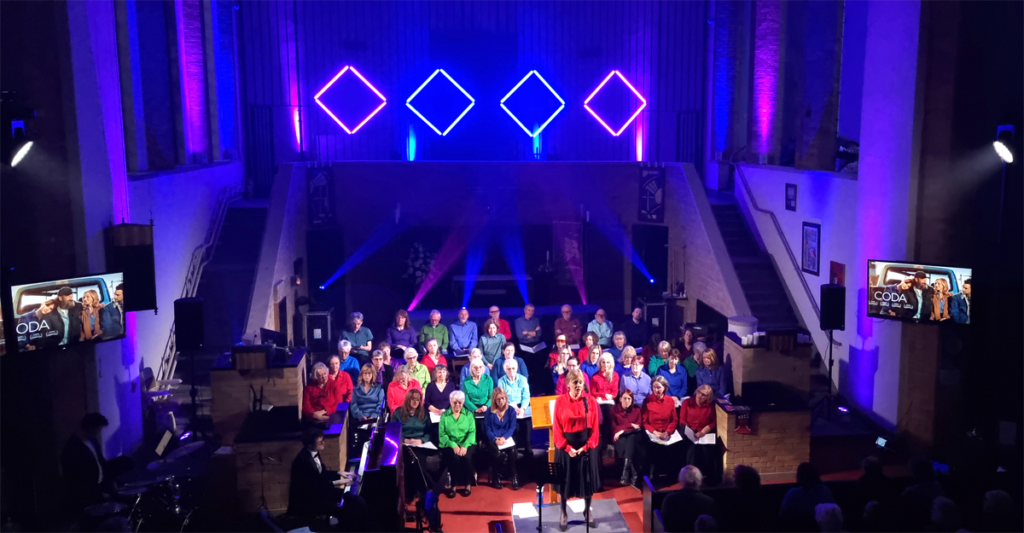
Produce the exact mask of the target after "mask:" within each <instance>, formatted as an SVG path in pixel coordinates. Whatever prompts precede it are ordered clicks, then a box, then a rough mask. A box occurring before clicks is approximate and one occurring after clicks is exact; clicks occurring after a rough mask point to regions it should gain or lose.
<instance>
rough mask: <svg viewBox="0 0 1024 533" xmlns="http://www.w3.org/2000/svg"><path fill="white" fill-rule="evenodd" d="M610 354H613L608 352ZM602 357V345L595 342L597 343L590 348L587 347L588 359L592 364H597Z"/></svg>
mask: <svg viewBox="0 0 1024 533" xmlns="http://www.w3.org/2000/svg"><path fill="white" fill-rule="evenodd" d="M608 355H611V354H608ZM600 358H601V346H600V345H597V344H595V345H593V346H591V347H590V348H588V349H587V361H590V364H592V365H595V364H597V360H598V359H600Z"/></svg>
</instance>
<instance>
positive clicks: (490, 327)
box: [484, 320, 498, 337]
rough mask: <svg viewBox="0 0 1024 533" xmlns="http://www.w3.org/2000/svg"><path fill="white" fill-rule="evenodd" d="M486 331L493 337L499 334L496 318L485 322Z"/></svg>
mask: <svg viewBox="0 0 1024 533" xmlns="http://www.w3.org/2000/svg"><path fill="white" fill-rule="evenodd" d="M484 332H486V333H487V334H488V335H490V336H491V337H493V336H495V335H497V334H498V322H497V321H495V320H488V321H487V322H484Z"/></svg>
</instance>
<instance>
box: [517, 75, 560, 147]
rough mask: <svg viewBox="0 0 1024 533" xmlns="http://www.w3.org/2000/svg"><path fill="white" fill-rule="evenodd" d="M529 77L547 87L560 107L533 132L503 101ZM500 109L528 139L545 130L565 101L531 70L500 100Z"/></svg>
mask: <svg viewBox="0 0 1024 533" xmlns="http://www.w3.org/2000/svg"><path fill="white" fill-rule="evenodd" d="M530 76H537V79H538V80H540V82H541V83H543V84H544V86H545V87H547V88H548V90H549V91H551V94H552V95H553V96H554V97H555V98H556V99H558V102H559V103H560V104H561V105H560V106H558V109H556V110H555V112H554V113H552V114H551V116H550V117H548V119H547V120H545V121H544V123H543V124H541V125H540V126H538V127H537V129H536V130H535V131H530V129H529V128H527V127H526V126H524V125H523V123H522V122H520V121H519V118H517V117H516V116H515V115H514V114H513V113H512V111H510V110H509V109H508V107H506V106H505V101H506V100H508V99H509V97H511V96H512V95H513V94H515V92H516V91H517V90H519V87H520V86H522V85H523V84H524V83H526V80H528V79H530ZM501 108H502V109H504V110H505V112H506V113H508V116H510V117H512V120H514V121H516V124H519V127H520V128H523V131H525V132H526V134H527V135H529V136H530V137H536V136H537V135H539V134H540V132H542V131H544V128H546V127H547V126H548V124H550V123H551V121H552V120H554V118H555V116H556V115H558V114H559V113H561V112H562V109H565V100H562V97H561V96H558V93H556V92H555V90H554V89H552V88H551V85H549V84H548V82H547V80H545V79H544V77H543V76H541V75H540V73H539V72H537V71H536V70H531V71H530V72H528V73H527V74H526V76H523V79H521V80H519V83H517V84H516V86H515V87H512V90H511V91H509V92H508V94H506V95H505V97H504V98H502V99H501ZM535 151H536V147H535Z"/></svg>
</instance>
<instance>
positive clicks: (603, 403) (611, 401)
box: [597, 399, 615, 405]
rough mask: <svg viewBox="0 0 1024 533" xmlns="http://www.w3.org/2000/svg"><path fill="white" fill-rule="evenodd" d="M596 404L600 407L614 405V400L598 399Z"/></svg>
mask: <svg viewBox="0 0 1024 533" xmlns="http://www.w3.org/2000/svg"><path fill="white" fill-rule="evenodd" d="M597 403H599V404H601V405H615V400H604V399H599V400H597Z"/></svg>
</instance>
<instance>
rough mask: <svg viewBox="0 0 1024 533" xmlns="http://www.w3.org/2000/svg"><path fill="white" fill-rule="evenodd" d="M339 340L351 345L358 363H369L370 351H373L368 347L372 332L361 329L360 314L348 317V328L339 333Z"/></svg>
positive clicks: (367, 329)
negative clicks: (363, 361) (341, 339)
mask: <svg viewBox="0 0 1024 533" xmlns="http://www.w3.org/2000/svg"><path fill="white" fill-rule="evenodd" d="M341 338H343V339H345V340H347V341H348V342H350V343H352V351H354V352H355V354H356V356H357V357H358V358H359V359H360V361H362V360H365V361H366V362H369V361H370V350H372V349H373V347H372V346H371V345H370V344H371V342H372V341H373V332H372V331H370V328H364V327H363V314H362V313H359V312H356V313H352V314H351V315H349V317H348V327H347V328H345V331H342V332H341Z"/></svg>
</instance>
